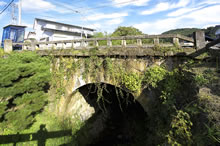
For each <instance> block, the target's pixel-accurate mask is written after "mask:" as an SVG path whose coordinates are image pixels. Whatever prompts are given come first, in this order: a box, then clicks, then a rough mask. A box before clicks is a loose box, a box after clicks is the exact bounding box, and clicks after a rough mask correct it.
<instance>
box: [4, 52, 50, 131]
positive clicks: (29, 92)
mask: <svg viewBox="0 0 220 146" xmlns="http://www.w3.org/2000/svg"><path fill="white" fill-rule="evenodd" d="M49 62H50V61H49V59H48V58H45V57H41V56H39V55H37V54H36V53H33V52H23V53H12V54H10V55H8V56H7V57H4V58H0V127H1V128H0V132H1V131H3V130H4V129H6V128H7V129H11V130H18V131H20V130H24V129H25V128H27V127H28V126H30V125H31V124H32V123H33V122H34V120H35V119H34V117H35V115H36V114H37V113H38V112H40V111H41V110H42V109H43V107H44V106H45V105H46V102H47V94H46V92H47V90H48V89H49V81H50V66H49V64H50V63H49Z"/></svg>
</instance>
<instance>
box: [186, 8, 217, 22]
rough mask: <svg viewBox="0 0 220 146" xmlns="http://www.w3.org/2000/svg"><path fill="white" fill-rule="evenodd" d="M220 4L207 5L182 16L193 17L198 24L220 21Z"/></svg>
mask: <svg viewBox="0 0 220 146" xmlns="http://www.w3.org/2000/svg"><path fill="white" fill-rule="evenodd" d="M219 14H220V5H215V6H210V7H206V8H204V9H200V10H198V11H194V12H192V13H190V14H187V15H184V16H182V18H188V19H192V20H193V21H194V22H195V23H196V24H203V23H204V24H208V23H215V22H220V16H219Z"/></svg>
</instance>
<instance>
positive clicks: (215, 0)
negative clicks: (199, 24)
mask: <svg viewBox="0 0 220 146" xmlns="http://www.w3.org/2000/svg"><path fill="white" fill-rule="evenodd" d="M199 4H201V5H202V4H207V5H212V4H220V1H219V0H204V1H201V2H200V3H199Z"/></svg>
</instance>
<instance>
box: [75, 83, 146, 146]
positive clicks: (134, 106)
mask: <svg viewBox="0 0 220 146" xmlns="http://www.w3.org/2000/svg"><path fill="white" fill-rule="evenodd" d="M98 88H99V89H103V90H102V91H103V92H102V95H103V96H102V98H101V99H100V100H99V102H98V101H97V98H98V94H100V92H99V91H100V90H99V89H98ZM78 91H79V92H80V93H81V94H82V95H83V96H84V98H85V100H86V101H87V103H88V104H90V106H92V107H94V108H95V113H94V114H93V116H92V117H91V118H90V119H88V120H87V121H86V122H85V125H84V126H83V127H82V128H81V129H80V130H79V131H78V132H77V134H76V139H75V141H77V144H78V145H80V146H84V145H85V146H103V145H105V146H117V145H126V146H129V145H132V146H133V145H143V144H144V143H145V142H144V141H145V140H146V130H147V129H146V119H147V113H146V112H145V111H144V109H143V108H142V107H141V105H140V104H139V103H138V102H137V101H136V100H135V99H134V97H133V95H132V94H130V93H127V92H126V91H124V90H121V89H120V88H118V87H115V86H113V85H110V84H104V83H102V84H88V85H85V86H83V87H81V88H79V89H78Z"/></svg>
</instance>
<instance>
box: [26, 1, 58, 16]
mask: <svg viewBox="0 0 220 146" xmlns="http://www.w3.org/2000/svg"><path fill="white" fill-rule="evenodd" d="M22 9H23V10H24V11H28V12H29V13H30V12H36V11H39V12H43V11H49V10H56V6H55V5H53V4H52V3H50V2H47V1H45V0H23V1H22Z"/></svg>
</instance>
